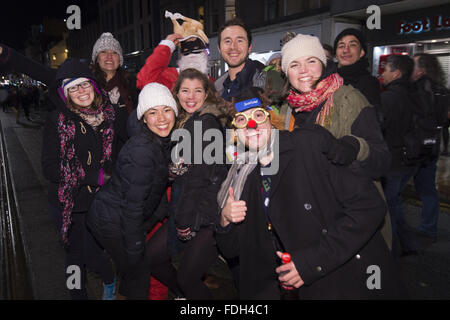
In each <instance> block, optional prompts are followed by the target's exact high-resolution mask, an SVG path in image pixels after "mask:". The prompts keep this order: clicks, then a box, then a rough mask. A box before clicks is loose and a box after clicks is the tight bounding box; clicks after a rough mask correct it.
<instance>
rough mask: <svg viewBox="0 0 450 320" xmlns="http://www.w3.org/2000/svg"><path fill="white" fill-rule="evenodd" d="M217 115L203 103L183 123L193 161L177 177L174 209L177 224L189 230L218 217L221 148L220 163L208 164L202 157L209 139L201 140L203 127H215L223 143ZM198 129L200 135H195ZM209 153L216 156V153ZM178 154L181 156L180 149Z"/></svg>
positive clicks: (222, 162)
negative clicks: (199, 145)
mask: <svg viewBox="0 0 450 320" xmlns="http://www.w3.org/2000/svg"><path fill="white" fill-rule="evenodd" d="M218 116H220V112H219V111H218V109H217V108H216V106H213V105H206V106H204V107H202V109H200V110H199V111H197V112H195V113H194V114H193V115H191V117H190V118H189V119H188V120H187V121H186V123H185V125H184V127H183V128H184V129H185V130H187V132H189V134H190V137H191V142H192V144H191V160H190V161H191V163H192V165H191V166H190V168H189V170H188V172H186V173H185V174H184V175H182V176H180V177H179V178H177V180H176V183H179V184H180V185H181V193H180V198H179V200H178V201H177V207H176V211H175V223H176V225H177V226H178V227H180V228H186V227H190V228H191V230H193V231H198V230H199V229H200V228H201V227H206V226H210V225H215V224H216V222H217V221H218V218H219V214H218V212H219V207H218V205H217V193H218V192H219V190H220V186H221V185H222V182H223V181H224V180H225V178H226V175H227V167H226V165H225V158H224V152H223V151H224V149H222V150H221V151H222V157H223V158H222V159H220V161H218V162H219V163H213V164H207V163H205V159H204V157H203V155H204V154H205V153H206V152H205V150H206V148H207V147H208V146H209V145H210V144H211V142H209V141H204V139H206V136H205V133H206V131H208V130H211V129H215V130H217V131H216V132H221V134H222V135H221V138H220V139H221V140H222V141H216V142H220V143H222V147H223V144H224V141H223V124H222V123H221V121H220V120H219V117H218ZM196 124H197V125H198V126H200V125H201V131H200V130H198V131H197V130H195V125H196ZM199 133H201V137H200V136H198V134H199ZM213 140H214V139H213ZM196 141H199V142H201V150H200V149H196V148H195V147H196V144H195V142H196ZM223 148H224V147H223ZM207 153H208V154H209V152H207ZM212 155H213V156H215V155H216V153H215V152H214V153H213V154H212ZM181 156H183V154H182V153H181ZM196 157H199V158H200V159H201V163H196V162H197V161H195V159H196ZM185 163H186V162H185Z"/></svg>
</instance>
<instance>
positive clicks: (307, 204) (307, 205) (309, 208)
mask: <svg viewBox="0 0 450 320" xmlns="http://www.w3.org/2000/svg"><path fill="white" fill-rule="evenodd" d="M305 209H306V210H308V211H309V210H311V209H312V205H310V204H309V203H305Z"/></svg>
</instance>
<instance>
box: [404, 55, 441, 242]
mask: <svg viewBox="0 0 450 320" xmlns="http://www.w3.org/2000/svg"><path fill="white" fill-rule="evenodd" d="M412 79H413V81H414V89H413V91H414V92H415V99H416V103H418V105H419V106H420V107H421V109H423V110H430V112H433V113H434V115H435V119H436V121H435V127H436V128H438V127H439V126H442V125H443V123H444V121H445V116H446V112H445V111H446V110H448V105H449V104H450V100H449V98H450V95H449V93H448V91H447V89H446V88H445V87H444V85H443V84H444V83H445V76H444V72H443V70H442V67H441V65H440V64H439V61H438V60H437V58H436V56H434V55H431V54H426V53H420V54H417V55H415V56H414V71H413V75H412ZM435 142H436V143H435V147H434V148H433V150H432V152H431V153H430V154H429V156H428V157H427V158H426V159H424V160H423V161H422V162H421V164H420V166H419V169H418V171H417V173H416V175H415V176H414V187H415V189H416V191H417V193H418V194H419V196H420V199H421V200H422V216H421V220H420V225H419V235H421V236H422V237H424V238H426V239H429V240H431V241H433V242H435V241H436V240H437V231H438V230H437V224H438V218H439V196H438V192H437V190H436V170H437V161H438V158H439V148H440V130H439V131H438V134H437V135H436V141H435Z"/></svg>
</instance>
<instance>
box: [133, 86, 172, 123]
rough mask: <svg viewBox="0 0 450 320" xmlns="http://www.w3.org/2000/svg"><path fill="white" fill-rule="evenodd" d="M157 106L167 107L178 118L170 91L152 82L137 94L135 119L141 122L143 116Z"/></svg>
mask: <svg viewBox="0 0 450 320" xmlns="http://www.w3.org/2000/svg"><path fill="white" fill-rule="evenodd" d="M157 106H168V107H171V108H172V109H173V112H175V116H178V109H177V103H176V102H175V99H174V98H173V95H172V93H171V92H170V90H169V89H168V88H167V87H166V86H163V85H162V84H159V83H156V82H152V83H149V84H147V85H146V86H145V87H144V88H143V89H142V91H141V93H140V94H139V103H138V106H137V118H138V120H141V118H142V117H143V115H144V114H145V113H146V112H147V111H148V110H149V109H151V108H153V107H157Z"/></svg>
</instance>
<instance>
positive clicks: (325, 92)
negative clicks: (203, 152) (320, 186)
mask: <svg viewBox="0 0 450 320" xmlns="http://www.w3.org/2000/svg"><path fill="white" fill-rule="evenodd" d="M282 69H283V71H284V72H285V73H286V75H287V82H286V85H285V96H286V97H287V98H286V101H285V103H284V105H283V107H282V113H283V114H285V129H289V130H293V128H294V127H302V126H306V125H310V124H319V125H321V126H322V127H324V128H326V129H328V130H329V131H330V132H331V133H332V134H333V135H334V136H335V137H336V138H337V140H336V141H335V142H334V143H333V144H332V145H331V146H330V148H329V149H328V150H325V151H324V152H325V153H327V157H328V159H329V160H330V161H332V162H333V163H334V164H337V165H344V166H350V168H351V169H352V170H354V171H355V172H357V173H358V174H364V175H366V176H369V177H371V178H372V179H374V180H376V179H378V178H379V177H381V176H382V175H383V174H384V173H385V172H386V171H387V170H388V169H389V166H390V161H391V155H390V153H389V149H388V147H387V145H386V143H385V141H384V139H383V135H382V133H381V129H380V127H379V125H378V122H377V119H376V113H375V108H374V107H373V106H371V105H370V103H369V102H368V101H367V99H366V98H365V97H364V95H363V94H362V93H361V92H360V91H358V90H357V89H355V88H353V87H352V86H350V85H344V80H343V79H342V77H341V76H339V74H338V73H334V70H333V68H331V67H329V68H327V59H326V55H325V52H324V49H323V47H322V45H321V43H320V41H319V39H318V38H317V37H314V36H310V35H303V34H299V35H297V36H296V37H295V38H293V39H292V40H290V41H289V42H287V43H286V44H285V45H284V46H283V48H282ZM376 184H377V188H378V189H379V191H380V193H382V192H383V191H382V188H381V185H380V184H379V183H376ZM386 219H387V223H386V224H385V227H384V229H383V236H384V237H385V239H386V242H387V243H388V245H389V246H391V238H392V236H391V235H392V232H391V227H390V221H388V220H389V216H388V215H387V216H386Z"/></svg>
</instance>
